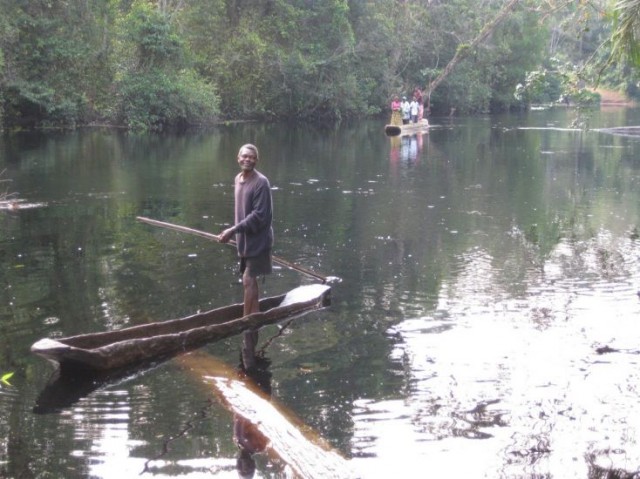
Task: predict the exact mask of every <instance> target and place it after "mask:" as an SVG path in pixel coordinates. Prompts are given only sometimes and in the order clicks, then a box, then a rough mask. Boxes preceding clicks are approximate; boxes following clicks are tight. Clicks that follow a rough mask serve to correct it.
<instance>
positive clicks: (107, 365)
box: [31, 284, 331, 371]
mask: <svg viewBox="0 0 640 479" xmlns="http://www.w3.org/2000/svg"><path fill="white" fill-rule="evenodd" d="M330 291H331V287H330V286H327V285H321V284H313V285H307V286H300V287H298V288H295V289H294V290H292V291H290V292H289V293H287V294H283V295H280V296H274V297H271V298H265V299H262V300H261V301H260V312H258V313H254V314H250V315H248V316H244V317H243V316H242V310H243V305H242V304H233V305H230V306H224V307H222V308H218V309H213V310H211V311H206V312H203V313H198V314H194V315H191V316H187V317H185V318H180V319H173V320H168V321H162V322H156V323H149V324H142V325H138V326H132V327H129V328H123V329H120V330H116V331H107V332H103V333H91V334H82V335H79V336H71V337H67V338H57V339H49V338H44V339H41V340H39V341H37V342H36V343H34V344H33V345H32V346H31V351H32V352H33V353H35V354H37V355H39V356H42V357H44V358H46V359H49V360H51V361H53V362H54V363H57V364H58V365H59V366H60V367H61V368H65V369H67V368H69V369H84V370H89V371H108V370H113V369H118V368H123V367H129V366H131V365H135V364H139V363H145V362H150V361H153V360H156V359H163V358H166V357H167V356H172V355H175V354H178V353H181V352H185V351H190V350H193V349H196V348H198V347H201V346H203V345H205V344H207V343H210V342H213V341H219V340H221V339H224V338H227V337H230V336H234V335H236V334H239V333H241V332H243V331H245V330H250V329H254V330H255V329H259V328H261V327H262V326H266V325H268V324H274V323H277V322H279V321H282V320H283V319H287V318H292V317H296V316H300V315H302V314H304V313H307V312H309V311H313V310H317V309H321V308H323V307H326V306H327V305H328V304H329V302H330V298H329V295H330Z"/></svg>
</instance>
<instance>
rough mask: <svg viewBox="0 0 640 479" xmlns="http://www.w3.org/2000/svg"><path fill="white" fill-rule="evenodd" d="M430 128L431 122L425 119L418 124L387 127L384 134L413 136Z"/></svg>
mask: <svg viewBox="0 0 640 479" xmlns="http://www.w3.org/2000/svg"><path fill="white" fill-rule="evenodd" d="M428 128H429V121H428V120H427V119H426V118H423V119H422V120H420V121H419V122H418V123H407V124H406V125H385V127H384V132H385V133H386V134H387V136H398V135H413V134H414V133H420V132H421V131H425V130H427V129H428Z"/></svg>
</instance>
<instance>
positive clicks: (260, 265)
mask: <svg viewBox="0 0 640 479" xmlns="http://www.w3.org/2000/svg"><path fill="white" fill-rule="evenodd" d="M259 159H260V157H259V154H258V148H256V147H255V146H254V145H252V144H246V145H243V146H242V147H241V148H240V151H239V152H238V165H240V173H238V175H237V176H236V178H235V182H234V184H235V222H234V225H233V226H232V227H231V228H227V229H225V230H224V231H223V232H222V233H220V242H221V243H226V242H228V241H229V240H230V239H231V237H232V236H233V235H235V239H236V243H237V248H238V256H239V257H240V273H241V274H242V286H243V287H244V315H245V316H246V315H247V314H251V313H256V312H258V311H260V303H259V291H260V290H259V287H258V276H261V275H265V274H270V273H271V249H272V248H273V228H272V226H271V223H272V219H273V206H272V205H273V200H272V198H271V185H270V184H269V180H268V179H267V177H266V176H264V175H263V174H262V173H260V172H259V171H258V170H256V164H257V163H258V161H259ZM257 342H258V332H257V331H246V332H245V334H244V344H243V351H242V359H243V362H244V365H245V367H246V368H249V367H251V366H253V363H254V358H253V353H254V352H255V346H256V343H257Z"/></svg>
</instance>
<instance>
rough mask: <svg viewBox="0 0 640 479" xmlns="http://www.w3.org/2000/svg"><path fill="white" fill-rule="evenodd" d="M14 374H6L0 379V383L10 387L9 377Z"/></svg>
mask: <svg viewBox="0 0 640 479" xmlns="http://www.w3.org/2000/svg"><path fill="white" fill-rule="evenodd" d="M13 374H14V373H6V374H3V375H2V377H1V378H0V382H3V383H5V384H6V385H8V386H11V384H10V383H9V379H11V377H12V376H13Z"/></svg>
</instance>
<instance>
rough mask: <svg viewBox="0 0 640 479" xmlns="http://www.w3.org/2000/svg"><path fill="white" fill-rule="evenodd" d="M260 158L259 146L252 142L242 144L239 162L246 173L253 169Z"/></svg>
mask: <svg viewBox="0 0 640 479" xmlns="http://www.w3.org/2000/svg"><path fill="white" fill-rule="evenodd" d="M259 158H260V156H259V154H258V148H256V146H255V145H252V144H251V143H247V144H246V145H242V146H241V147H240V150H239V151H238V164H239V165H240V169H241V170H242V171H243V172H245V173H249V172H251V171H253V169H254V168H255V167H256V163H257V162H258V160H259Z"/></svg>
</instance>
